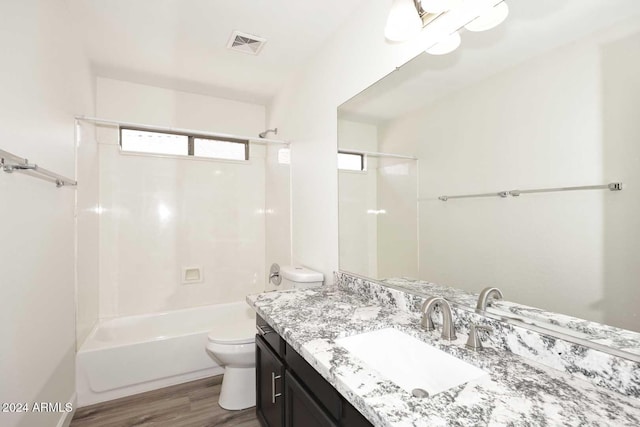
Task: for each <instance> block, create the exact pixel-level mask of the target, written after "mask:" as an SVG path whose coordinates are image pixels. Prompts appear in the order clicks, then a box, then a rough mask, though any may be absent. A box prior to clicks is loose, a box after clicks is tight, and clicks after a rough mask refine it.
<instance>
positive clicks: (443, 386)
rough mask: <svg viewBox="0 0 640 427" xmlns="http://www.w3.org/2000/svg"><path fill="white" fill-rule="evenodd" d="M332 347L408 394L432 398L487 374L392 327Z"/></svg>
mask: <svg viewBox="0 0 640 427" xmlns="http://www.w3.org/2000/svg"><path fill="white" fill-rule="evenodd" d="M336 344H338V345H339V346H341V347H344V348H345V349H347V350H348V351H349V352H350V353H351V354H352V355H353V356H355V357H356V358H358V359H360V360H361V361H363V362H364V363H365V364H367V365H368V366H369V367H371V368H372V369H374V370H376V371H378V372H379V373H380V374H382V376H384V377H386V378H387V379H389V380H391V381H392V382H394V383H396V384H397V385H398V386H399V387H401V388H402V389H404V390H406V391H407V392H409V393H412V392H414V390H416V389H422V390H425V391H426V392H427V393H428V394H429V396H433V395H434V394H437V393H440V392H442V391H445V390H449V389H450V388H453V387H456V386H459V385H461V384H465V383H467V382H469V381H473V380H477V379H480V378H482V377H484V376H486V375H488V374H487V373H486V372H485V371H483V370H482V369H479V368H476V367H475V366H473V365H471V364H469V363H467V362H464V361H462V360H460V359H458V358H456V357H453V356H451V355H449V354H447V353H445V352H444V351H441V350H438V349H437V348H435V347H433V346H430V345H429V344H427V343H425V342H423V341H420V340H419V339H417V338H414V337H412V336H410V335H407V334H405V333H404V332H401V331H399V330H397V329H393V328H387V329H381V330H378V331H374V332H367V333H364V334H359V335H354V336H350V337H346V338H339V339H337V340H336Z"/></svg>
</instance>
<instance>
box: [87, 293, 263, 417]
mask: <svg viewBox="0 0 640 427" xmlns="http://www.w3.org/2000/svg"><path fill="white" fill-rule="evenodd" d="M244 317H250V318H252V319H253V318H255V312H254V311H253V310H252V309H251V307H249V306H248V305H247V304H246V303H245V302H237V303H230V304H221V305H211V306H205V307H197V308H190V309H185V310H178V311H170V312H166V313H154V314H147V315H141V316H129V317H121V318H116V319H110V320H105V321H101V322H100V323H99V324H98V325H97V326H96V327H95V328H94V330H93V331H92V332H91V334H90V335H89V337H88V338H87V340H86V341H85V342H84V343H83V344H82V347H81V348H80V350H79V351H78V354H77V357H76V389H77V393H78V406H87V405H92V404H94V403H99V402H104V401H107V400H112V399H117V398H120V397H124V396H129V395H132V394H136V393H142V392H145V391H149V390H154V389H157V388H161V387H166V386H169V385H173V384H179V383H182V382H187V381H192V380H196V379H199V378H205V377H208V376H212V375H219V374H222V373H223V372H224V369H223V368H222V367H220V366H219V365H218V364H216V363H215V362H214V361H213V360H212V359H211V357H209V355H208V354H207V353H206V351H205V345H206V344H207V333H208V331H209V330H210V329H211V328H212V325H214V324H216V323H219V322H223V323H228V322H233V321H234V319H240V318H244Z"/></svg>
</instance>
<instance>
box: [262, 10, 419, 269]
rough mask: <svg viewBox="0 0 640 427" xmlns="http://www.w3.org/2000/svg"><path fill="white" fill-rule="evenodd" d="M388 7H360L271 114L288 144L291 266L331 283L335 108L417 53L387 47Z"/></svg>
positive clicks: (410, 46) (411, 46)
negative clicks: (306, 269)
mask: <svg viewBox="0 0 640 427" xmlns="http://www.w3.org/2000/svg"><path fill="white" fill-rule="evenodd" d="M364 5H366V7H365V6H364ZM389 7H390V4H389V3H388V2H365V1H363V7H361V8H358V10H357V12H356V13H355V14H354V15H352V16H351V17H350V18H349V19H348V20H347V22H345V24H344V25H343V26H342V27H341V28H340V29H339V30H338V31H337V32H336V33H335V34H334V36H333V37H332V38H331V39H330V40H329V41H328V42H327V44H326V45H325V46H324V47H323V48H322V49H321V50H320V51H319V52H318V54H317V55H315V56H314V58H313V59H312V60H311V61H310V62H309V63H308V64H307V65H306V66H305V67H303V69H301V71H300V72H299V73H298V75H297V76H296V77H295V78H294V79H292V80H291V81H290V82H289V83H288V84H287V85H286V86H285V87H284V88H283V89H282V90H281V91H280V92H279V93H278V95H277V96H276V98H275V99H274V101H273V102H272V103H271V105H270V109H269V122H268V124H269V127H273V126H277V127H278V128H279V129H280V134H279V136H280V137H282V138H284V139H287V140H290V141H292V146H291V150H292V159H293V160H292V165H291V174H292V176H291V179H292V209H293V218H292V229H293V256H294V260H293V261H294V262H296V263H300V264H303V265H306V266H308V267H310V268H314V269H316V270H318V271H321V272H323V273H324V274H325V277H326V279H327V281H329V282H331V281H332V279H331V277H332V275H333V271H335V270H337V269H338V205H337V200H338V194H337V189H338V182H337V181H338V180H337V174H336V162H337V160H336V151H337V131H338V129H337V107H338V106H339V105H340V104H342V103H343V102H344V101H346V100H347V99H349V98H350V97H352V96H354V95H355V94H357V93H358V92H359V91H361V90H363V89H365V88H366V87H367V86H369V85H370V84H372V83H374V82H375V81H377V80H379V79H380V78H382V77H383V76H384V75H385V74H387V73H389V72H391V71H393V69H394V68H395V67H397V66H400V65H402V64H404V63H405V62H406V61H407V60H409V59H411V58H412V57H414V56H416V55H417V54H418V53H419V52H420V46H419V45H418V41H416V42H415V43H406V44H402V45H398V44H390V43H387V42H386V41H385V39H384V26H385V21H386V18H387V13H388V11H389ZM345 40H346V41H348V43H346V42H345Z"/></svg>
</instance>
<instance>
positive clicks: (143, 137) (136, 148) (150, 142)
mask: <svg viewBox="0 0 640 427" xmlns="http://www.w3.org/2000/svg"><path fill="white" fill-rule="evenodd" d="M120 146H121V147H122V150H123V151H133V152H137V153H154V154H169V155H178V156H187V155H188V154H189V137H188V136H187V135H173V134H170V133H160V132H149V131H144V130H133V129H122V130H121V135H120Z"/></svg>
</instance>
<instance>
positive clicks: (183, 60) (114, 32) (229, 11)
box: [67, 0, 382, 104]
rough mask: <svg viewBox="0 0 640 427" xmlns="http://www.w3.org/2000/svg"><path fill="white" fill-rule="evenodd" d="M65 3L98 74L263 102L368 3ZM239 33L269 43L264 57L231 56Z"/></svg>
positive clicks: (326, 0) (82, 0)
mask: <svg viewBox="0 0 640 427" xmlns="http://www.w3.org/2000/svg"><path fill="white" fill-rule="evenodd" d="M67 1H68V4H69V6H70V9H71V11H72V13H73V15H74V18H75V19H76V20H77V21H78V22H79V23H80V27H81V31H82V38H83V41H84V43H85V49H86V53H87V55H88V57H89V59H90V61H91V63H92V66H93V68H94V70H95V72H96V74H97V75H99V76H104V77H111V78H117V79H124V80H129V81H133V82H138V83H145V84H151V85H156V86H161V87H168V88H172V89H178V90H186V91H191V92H198V93H204V94H209V95H213V96H221V97H226V98H231V99H235V100H240V101H248V102H257V103H261V104H266V103H267V102H268V101H269V99H271V98H272V97H273V96H274V95H275V94H276V93H277V91H278V90H279V88H280V87H282V85H283V84H284V82H286V81H287V80H288V79H289V78H291V76H292V75H293V74H294V73H295V72H296V70H297V69H298V68H299V67H300V66H302V65H303V64H304V63H305V62H306V61H307V60H309V59H310V58H311V57H312V56H313V55H314V54H315V52H316V51H317V50H318V49H320V48H321V46H322V45H323V44H324V43H325V42H326V41H327V40H328V39H329V38H330V37H331V35H332V34H333V33H334V32H335V31H336V29H337V28H339V27H340V26H341V24H342V23H343V22H344V21H345V20H346V18H347V17H348V16H350V15H351V14H352V13H354V12H355V9H356V7H357V6H358V4H360V3H362V2H363V0H323V1H306V0H305V1H303V0H67ZM233 30H239V31H242V32H246V33H250V34H254V35H257V36H260V37H264V38H266V39H267V43H266V45H265V46H264V48H263V50H262V52H261V53H260V54H259V55H258V56H252V55H248V54H245V53H242V52H235V51H230V50H228V49H227V48H226V44H227V42H228V40H229V37H230V35H231V33H232V31H233ZM381 31H382V30H381Z"/></svg>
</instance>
